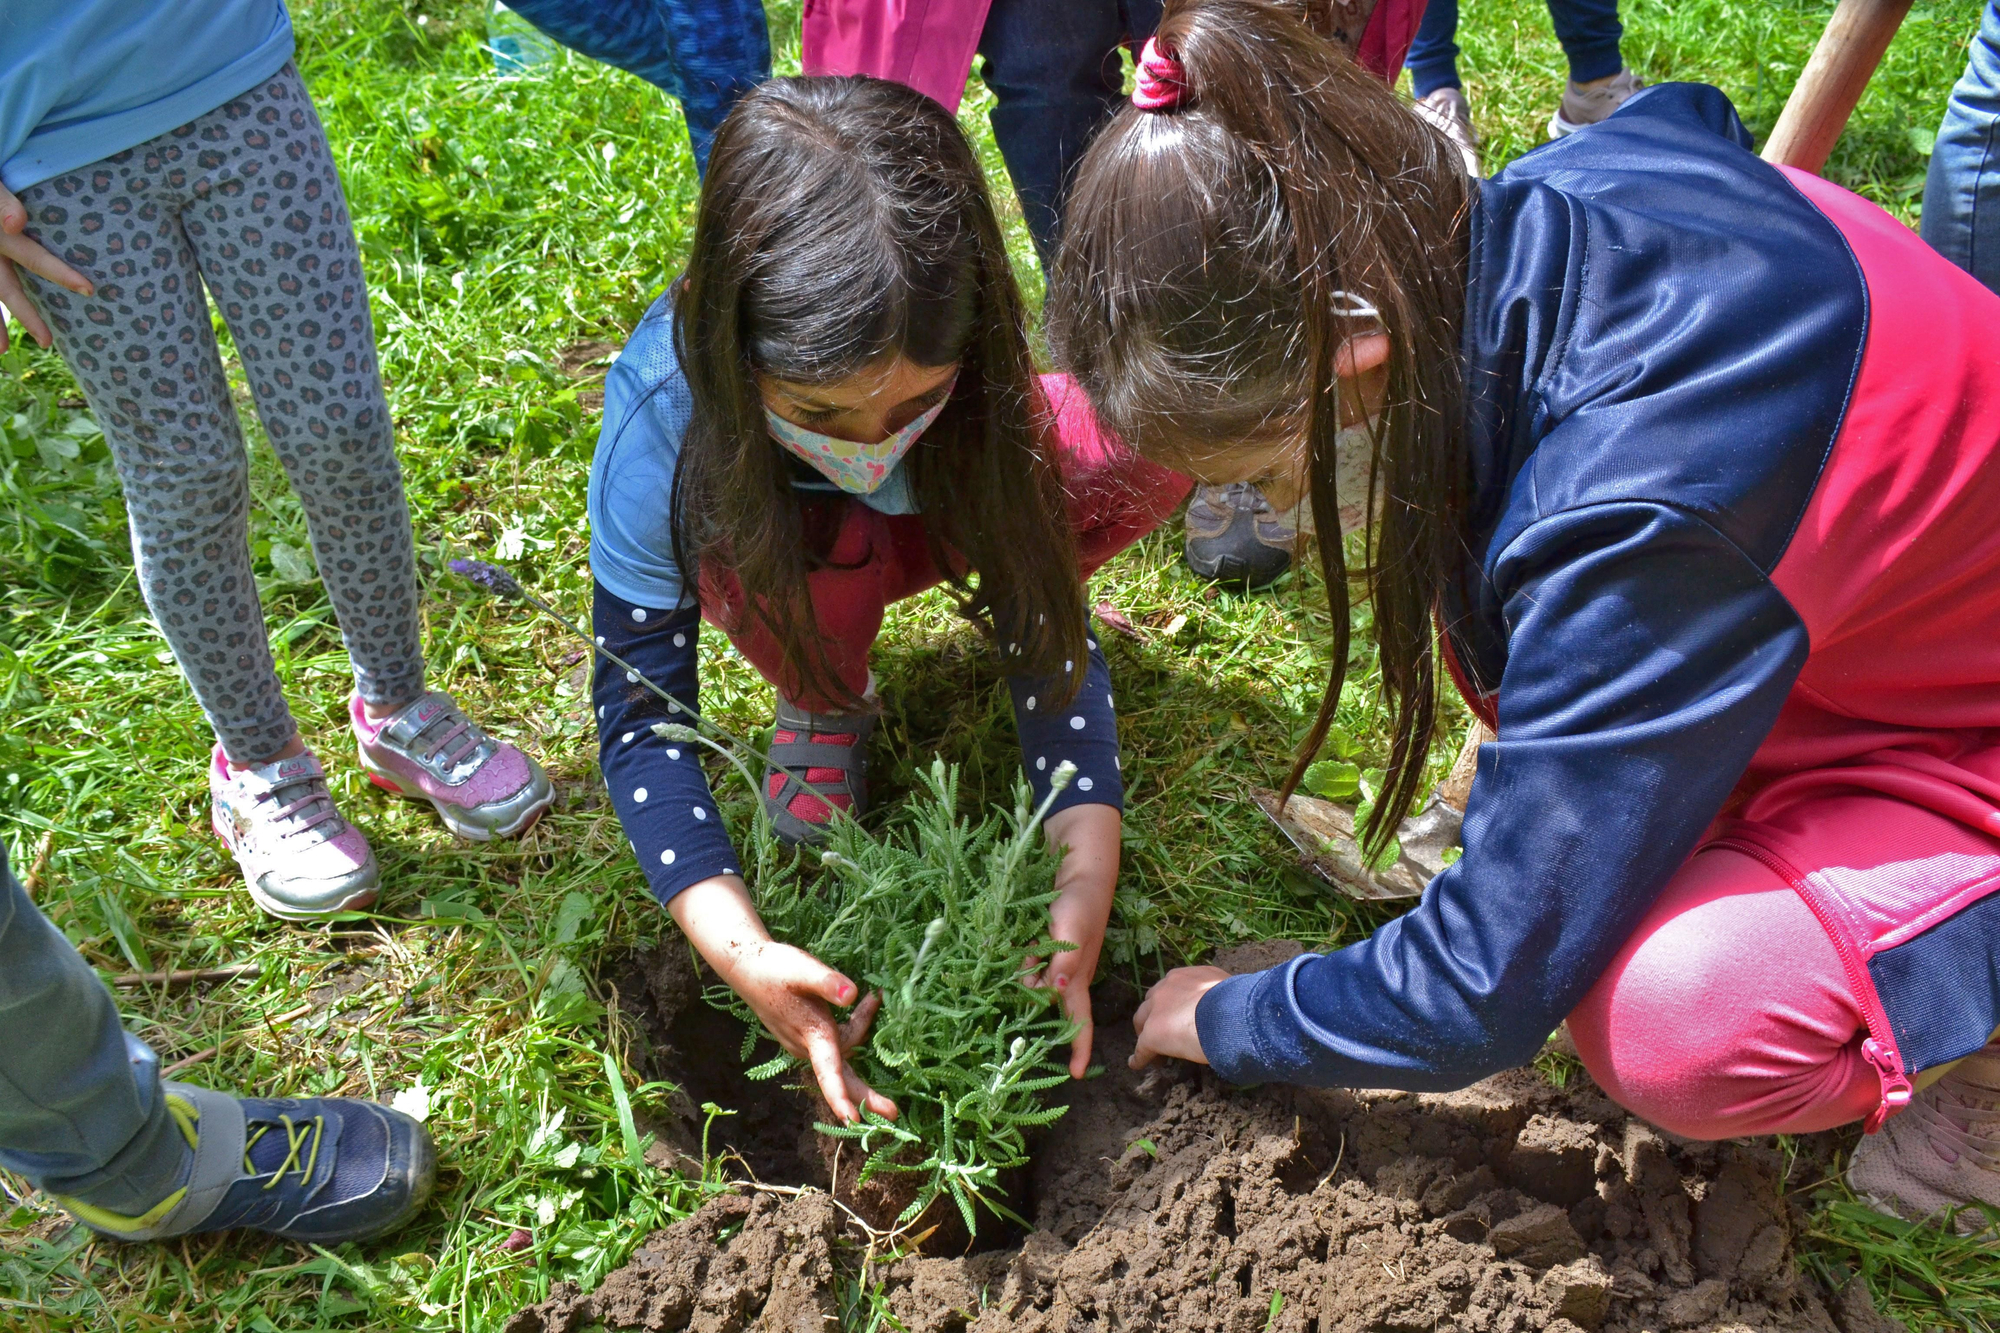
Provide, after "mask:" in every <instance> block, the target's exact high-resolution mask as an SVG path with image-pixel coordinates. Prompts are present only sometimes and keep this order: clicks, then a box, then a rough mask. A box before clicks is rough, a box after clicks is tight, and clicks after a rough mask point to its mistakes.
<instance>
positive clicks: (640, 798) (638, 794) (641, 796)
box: [632, 787, 646, 805]
mask: <svg viewBox="0 0 2000 1333" xmlns="http://www.w3.org/2000/svg"><path fill="white" fill-rule="evenodd" d="M632 799H633V800H635V801H637V802H638V803H639V804H641V805H644V804H645V803H646V789H645V788H644V787H637V788H634V789H633V792H632Z"/></svg>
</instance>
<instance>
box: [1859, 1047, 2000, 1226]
mask: <svg viewBox="0 0 2000 1333" xmlns="http://www.w3.org/2000/svg"><path fill="white" fill-rule="evenodd" d="M1847 1183H1848V1186H1849V1187H1850V1188H1852V1189H1853V1191H1854V1192H1855V1193H1856V1194H1858V1195H1860V1196H1861V1197H1862V1198H1863V1199H1865V1200H1867V1201H1868V1203H1869V1204H1870V1205H1871V1206H1872V1207H1875V1208H1878V1209H1880V1210H1881V1211H1883V1212H1885V1213H1895V1214H1898V1215H1900V1216H1902V1217H1906V1218H1909V1219H1910V1220H1911V1221H1924V1220H1939V1221H1941V1220H1942V1219H1943V1216H1944V1215H1945V1214H1946V1213H1947V1212H1949V1211H1950V1210H1951V1209H1954V1208H1956V1209H1962V1210H1963V1211H1961V1212H1960V1213H1959V1214H1958V1229H1959V1231H1960V1232H1962V1233H1964V1234H1965V1235H1968V1236H1969V1235H1971V1234H1973V1233H1974V1232H1976V1231H1981V1230H1984V1229H1985V1228H1986V1227H1987V1226H1988V1225H1990V1222H1989V1219H1988V1218H1987V1216H1986V1214H1985V1213H1984V1212H1982V1211H1981V1210H1980V1208H1979V1207H1978V1205H1980V1204H1986V1205H1987V1206H1989V1207H1992V1208H1994V1209H1996V1210H2000V1042H1994V1043H1991V1044H1989V1045H1987V1046H1986V1047H1985V1048H1984V1049H1983V1050H1979V1051H1975V1052H1974V1053H1973V1054H1971V1055H1968V1056H1966V1057H1965V1059H1963V1060H1961V1061H1959V1062H1958V1063H1957V1064H1956V1065H1954V1066H1952V1068H1951V1070H1950V1072H1949V1073H1947V1074H1945V1076H1944V1077H1943V1078H1940V1079H1939V1080H1938V1081H1937V1082H1935V1083H1933V1084H1931V1086H1930V1087H1928V1088H1925V1089H1924V1090H1923V1091H1922V1092H1919V1093H1918V1094H1917V1095H1916V1096H1915V1097H1914V1098H1913V1099H1912V1100H1911V1102H1910V1105H1909V1107H1908V1109H1907V1110H1905V1111H1904V1112H1903V1113H1902V1114H1901V1115H1899V1116H1896V1117H1895V1118H1893V1119H1892V1120H1890V1121H1889V1122H1888V1123H1887V1124H1885V1125H1884V1126H1883V1127H1882V1131H1881V1132H1880V1133H1879V1134H1873V1135H1870V1136H1869V1137H1867V1138H1865V1139H1863V1140H1862V1141H1861V1146H1860V1147H1858V1148H1856V1149H1855V1150H1854V1158H1853V1160H1852V1161H1851V1162H1850V1163H1849V1164H1848V1168H1847Z"/></svg>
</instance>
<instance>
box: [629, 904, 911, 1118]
mask: <svg viewBox="0 0 2000 1333" xmlns="http://www.w3.org/2000/svg"><path fill="white" fill-rule="evenodd" d="M667 910H668V911H670V912H672V913H673V916H674V920H675V921H677V922H679V923H680V927H681V929H682V930H683V931H685V932H686V933H687V937H688V939H689V940H691V941H692V942H693V943H694V947H695V948H696V949H697V950H699V951H700V953H701V956H702V957H703V958H706V959H707V960H708V964H709V966H710V967H713V968H714V969H715V971H716V974H717V975H718V976H720V977H721V978H722V979H723V980H724V981H726V982H728V983H729V985H730V988H731V989H732V990H734V991H735V992H736V993H737V994H738V995H741V996H742V997H743V1000H744V1003H746V1004H748V1005H749V1006H750V1009H751V1012H753V1013H755V1014H756V1015H757V1017H758V1019H759V1020H760V1021H762V1023H763V1024H764V1026H765V1028H766V1029H768V1030H769V1031H770V1033H771V1035H772V1036H774V1037H776V1038H777V1039H778V1044H779V1045H780V1046H782V1047H784V1048H785V1050H786V1051H787V1052H788V1053H790V1054H792V1055H794V1056H797V1057H799V1058H801V1059H803V1060H806V1061H808V1062H810V1063H811V1065H812V1070H813V1076H814V1077H815V1078H816V1079H817V1080H818V1081H819V1090H820V1095H821V1096H823V1097H825V1098H826V1104H827V1106H828V1107H829V1108H831V1109H832V1111H833V1114H834V1115H835V1117H837V1118H838V1119H839V1120H840V1121H841V1123H842V1124H852V1123H854V1122H855V1121H857V1120H859V1119H860V1118H861V1112H860V1110H859V1109H858V1108H859V1107H863V1106H865V1107H867V1108H868V1109H869V1110H871V1111H873V1112H874V1113H875V1114H877V1115H879V1116H883V1117H886V1118H887V1119H890V1120H893V1119H895V1118H896V1103H894V1102H892V1101H890V1100H889V1099H888V1098H887V1097H884V1096H883V1095H882V1094H881V1093H879V1092H877V1091H875V1089H873V1088H871V1087H869V1086H868V1085H867V1084H866V1083H865V1082H863V1081H862V1079H861V1076H860V1075H859V1074H857V1073H855V1072H854V1068H853V1066H851V1065H849V1064H848V1063H847V1053H848V1052H849V1051H851V1050H853V1049H854V1048H855V1047H856V1046H859V1045H860V1044H861V1042H862V1040H863V1039H864V1038H866V1037H867V1035H868V1025H869V1024H870V1023H872V1022H873V1021H874V1019H875V1011H876V1010H877V1009H879V1008H881V1007H882V997H881V996H880V995H879V994H871V995H869V996H868V997H867V998H866V999H862V998H861V994H860V991H859V990H858V989H856V987H855V985H854V983H853V982H852V981H849V980H848V979H847V978H846V977H844V976H842V975H841V974H840V973H838V972H836V971H834V970H833V969H832V968H830V967H828V966H827V965H826V964H825V963H822V962H821V961H820V960H819V959H817V958H815V957H813V956H812V955H811V954H809V953H807V952H806V951H805V950H804V949H798V948H794V947H793V946H791V945H789V944H780V943H778V942H777V941H776V940H774V939H772V938H771V935H770V932H769V931H767V930H765V929H764V923H763V921H761V920H760V919H759V918H758V916H757V909H756V908H754V907H752V906H751V905H750V894H749V891H748V890H747V889H745V888H744V886H743V881H742V880H741V879H739V878H737V877H736V876H734V875H721V876H718V877H716V878H714V879H705V880H703V881H702V882H701V883H699V884H691V885H689V886H688V887H687V888H685V889H683V890H681V891H680V892H679V893H677V894H675V895H674V896H673V898H672V899H671V900H669V901H668V903H667ZM857 1000H859V1001H860V1002H859V1003H858V1004H857V1003H856V1001H857ZM828 1005H842V1006H845V1005H854V1009H853V1012H852V1013H851V1014H850V1015H849V1017H848V1020H847V1021H846V1022H845V1023H836V1022H834V1019H833V1014H832V1013H831V1011H830V1010H829V1009H828V1007H827V1006H828Z"/></svg>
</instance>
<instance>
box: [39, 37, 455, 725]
mask: <svg viewBox="0 0 2000 1333" xmlns="http://www.w3.org/2000/svg"><path fill="white" fill-rule="evenodd" d="M21 202H22V203H23V204H25V205H26V206H27V209H28V234H29V235H30V236H33V237H34V238H35V239H37V240H39V241H40V242H41V243H42V244H43V245H45V246H47V247H48V248H49V249H50V250H52V251H53V252H55V253H56V254H58V255H61V256H62V257H63V258H64V259H66V260H68V261H69V263H71V264H72V265H74V266H75V267H76V268H77V269H78V270H80V271H81V272H82V273H83V274H84V275H85V276H86V277H88V278H89V279H90V280H91V281H92V282H93V283H94V284H96V287H97V294H96V295H95V296H89V297H85V296H77V295H75V294H74V293H72V292H68V291H65V290H63V289H62V288H60V287H57V286H56V285H54V284H53V283H49V282H45V281H42V280H40V279H37V278H35V277H33V276H32V275H29V274H26V273H23V274H22V276H23V278H25V279H26V280H27V283H28V285H29V287H30V288H31V290H32V291H33V293H34V297H35V303H36V304H37V305H38V306H40V307H41V311H42V314H43V316H44V317H45V318H47V320H48V322H49V327H50V328H51V329H52V330H53V331H54V333H55V338H56V346H57V348H58V349H59V350H60V351H61V352H62V356H63V360H64V361H66V362H67V363H68V364H69V368H70V370H71V372H72V373H73V374H75V376H76V379H77V383H78V384H79V385H81V386H82V388H83V394H84V397H85V398H86V399H87V400H89V403H90V408H91V411H92V412H93V413H94V414H95V416H96V418H97V422H98V424H99V425H100V426H102V427H103V429H104V439H105V442H106V443H107V444H108V445H109V446H110V448H111V454H112V458H113V461H114V462H115V463H116V464H117V467H118V475H119V479H120V480H121V481H122V482H123V483H124V486H125V506H126V510H127V512H128V513H129V514H130V516H131V526H132V546H133V549H134V551H135V553H136V555H137V557H138V565H139V584H140V587H141V589H142V590H143V591H144V593H145V597H146V605H147V606H148V607H149V608H150V609H151V610H152V612H153V617H154V619H155V620H157V621H158V622H159V626H160V629H161V631H162V632H163V633H164V634H165V635H166V637H167V642H168V643H169V644H171V645H172V647H173V650H174V657H175V659H176V660H177V661H178V662H179V663H180V667H181V670H182V671H184V672H186V673H187V678H188V682H189V684H191V685H192V686H193V687H194V693H195V697H196V698H197V699H198V700H200V702H201V706H202V711H203V712H205V713H206V714H207V715H208V720H209V724H210V725H211V726H213V727H214V728H215V733H216V735H217V737H218V738H219V739H220V740H221V741H222V748H223V750H224V751H225V752H226V753H227V754H228V755H229V757H230V758H231V759H232V760H234V761H236V762H237V763H239V764H253V763H261V762H263V761H265V760H267V759H269V758H271V757H272V756H273V755H275V754H276V753H277V752H278V751H279V750H281V749H283V748H284V746H285V745H286V744H287V743H288V742H289V741H290V740H291V739H292V737H293V736H294V735H295V734H296V733H297V727H296V726H295V725H294V723H293V721H292V715H291V711H290V710H289V709H288V708H287V707H286V705H285V698H284V695H283V693H281V691H280V689H279V683H278V676H277V672H276V671H275V670H274V669H273V667H272V662H271V649H270V643H269V641H268V639H267V638H266V634H265V629H264V613H263V608H262V607H261V606H260V605H259V604H258V600H257V583H256V579H255V576H254V572H253V570H252V567H251V562H250V541H249V513H250V472H249V462H248V457H247V455H246V454H245V452H244V447H243V433H242V429H241V427H240V426H239V425H238V423H237V420H236V409H235V404H234V403H232V402H231V401H230V397H229V383H228V379H227V378H226V376H225V375H224V373H223V367H222V358H221V356H220V354H219V353H218V351H217V348H216V341H215V334H214V330H213V327H212V326H211V325H210V323H209V313H208V302H207V300H205V299H204V297H203V292H202V289H203V286H204V284H206V286H207V289H208V293H209V294H210V295H211V296H212V297H213V298H214V300H215V304H216V307H217V308H218V309H219V310H220V311H221V314H222V318H223V320H224V321H225V322H226V323H227V324H228V326H229V333H230V337H231V338H233V339H234V340H235V343H236V350H237V353H238V355H239V356H241V358H242V360H243V369H244V373H245V375H246V376H247V378H248V379H249V382H250V393H251V396H252V397H253V398H254V399H255V400H256V404H257V415H258V416H259V418H261V419H262V421H263V423H264V429H265V432H266V433H267V434H268V435H269V436H270V439H271V447H272V449H273V450H275V451H276V453H277V455H278V460H279V461H280V462H281V463H282V464H283V465H284V468H285V473H286V476H287V477H288V478H289V479H290V480H291V483H292V488H293V490H294V491H296V492H297V493H298V497H299V502H300V505H301V506H302V507H303V508H304V510H305V515H306V524H307V527H308V529H309V530H310V532H311V534H312V546H313V553H314V555H315V557H316V558H317V560H318V564H319V572H320V577H321V578H322V579H323V580H324V581H325V584H326V591H327V596H328V597H329V598H330V599H331V600H332V602H333V609H334V614H335V615H336V616H337V617H338V618H339V620H340V632H341V636H342V638H344V639H345V640H346V643H347V653H348V657H349V659H350V660H351V661H352V662H353V665H354V677H355V687H356V689H357V690H358V691H359V692H360V694H361V697H362V698H363V699H364V700H366V701H367V702H368V703H370V704H374V705H376V706H378V707H391V708H393V707H400V706H401V705H403V704H406V703H408V702H409V701H410V700H412V699H414V698H416V697H417V696H418V695H419V694H421V693H422V692H423V686H424V660H423V650H422V645H421V643H420V641H419V638H418V629H417V583H416V557H415V552H414V550H413V546H412V541H411V534H410V513H409V508H408V506H407V504H406V503H405V500H404V496H403V479H402V473H401V471H400V470H399V468H398V466H397V462H396V442H395V430H394V425H393V423H392V422H391V420H390V417H389V405H388V402H387V401H386V399H385V398H384V397H383V393H382V376H381V372H380V369H379V368H378V367H377V365H376V362H375V330H374V325H373V324H372V323H371V322H370V320H369V315H368V292H367V288H366V287H365V286H364V285H363V283H362V277H361V257H360V252H359V250H358V249H357V247H356V245H355V240H354V228H353V224H352V223H351V222H350V221H349V219H348V214H347V201H346V199H345V197H344V196H343V195H342V193H341V188H340V178H339V176H338V175H337V174H336V173H335V171H334V165H333V158H332V155H331V153H330V152H329V151H328V149H327V144H326V135H325V133H324V131H322V130H321V128H320V123H319V118H318V116H316V115H315V114H314V113H313V107H312V102H311V100H310V99H309V98H308V97H307V96H306V90H305V85H304V84H303V83H301V82H300V81H299V76H298V71H297V70H295V69H293V68H292V67H291V66H290V65H287V66H286V67H285V68H284V69H282V70H280V71H279V72H278V73H276V74H274V75H272V76H271V77H270V78H269V79H266V80H265V81H264V82H263V83H261V84H259V85H258V86H257V87H255V88H252V89H250V90H249V91H248V92H246V93H244V94H243V95H242V96H240V97H235V98H232V99H230V100H229V101H228V102H225V103H224V104H223V105H221V106H219V107H217V108H216V109H215V110H213V111H211V112H209V113H208V114H207V115H204V116H202V117H200V118H199V119H196V120H194V121H191V122H189V123H188V124H186V125H183V126H181V127H179V128H178V129H174V130H169V131H168V132H167V133H165V134H162V135H160V136H158V137H157V138H154V139H150V140H148V141H147V142H145V143H142V144H140V145H138V146H137V147H135V148H128V149H126V150H125V151H123V152H120V153H113V154H112V155H111V156H110V157H107V158H105V159H104V160H103V161H101V162H96V163H93V164H91V165H90V166H87V167H82V168H80V169H78V170H76V171H72V172H67V173H65V174H63V175H61V176H57V177H55V178H54V179H53V180H46V181H43V182H42V183H41V184H39V185H34V186H30V187H29V188H28V189H27V190H25V191H23V192H22V194H21Z"/></svg>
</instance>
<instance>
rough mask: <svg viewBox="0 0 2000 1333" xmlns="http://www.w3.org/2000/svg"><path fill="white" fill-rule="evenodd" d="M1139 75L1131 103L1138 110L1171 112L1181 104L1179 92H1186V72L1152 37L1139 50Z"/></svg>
mask: <svg viewBox="0 0 2000 1333" xmlns="http://www.w3.org/2000/svg"><path fill="white" fill-rule="evenodd" d="M1138 74H1139V81H1138V83H1137V84H1135V85H1134V86H1133V89H1132V105H1133V106H1136V107H1138V108H1139V109H1140V110H1141V111H1171V110H1173V109H1174V108H1175V107H1176V106H1178V105H1180V100H1181V94H1182V93H1184V92H1186V91H1187V71H1186V70H1185V69H1183V68H1182V67H1181V62H1180V61H1178V60H1176V59H1174V58H1173V57H1172V56H1170V55H1168V54H1167V53H1166V52H1165V51H1162V50H1161V49H1160V45H1159V43H1158V42H1157V41H1155V40H1154V39H1153V38H1151V37H1148V38H1147V39H1146V45H1145V46H1144V47H1142V48H1141V49H1140V51H1139V63H1138Z"/></svg>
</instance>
